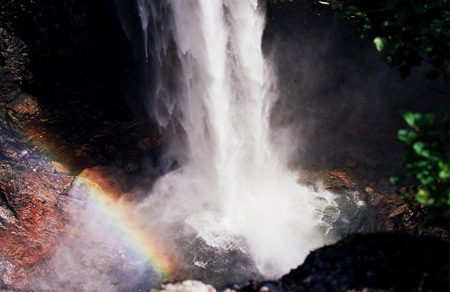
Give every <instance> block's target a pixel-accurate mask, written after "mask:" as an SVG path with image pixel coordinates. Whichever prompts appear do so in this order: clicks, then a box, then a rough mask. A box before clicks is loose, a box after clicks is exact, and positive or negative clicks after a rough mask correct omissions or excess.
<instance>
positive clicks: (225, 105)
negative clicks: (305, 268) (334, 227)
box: [116, 0, 336, 281]
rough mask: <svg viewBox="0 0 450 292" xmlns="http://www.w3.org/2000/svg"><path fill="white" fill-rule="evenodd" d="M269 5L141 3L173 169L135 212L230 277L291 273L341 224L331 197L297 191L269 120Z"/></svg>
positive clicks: (151, 89)
mask: <svg viewBox="0 0 450 292" xmlns="http://www.w3.org/2000/svg"><path fill="white" fill-rule="evenodd" d="M116 1H118V2H120V0H116ZM260 2H261V1H258V0H158V1H155V0H136V3H135V5H136V8H137V9H136V11H137V15H136V16H137V17H138V19H139V22H140V23H141V25H142V27H141V38H142V42H141V43H142V47H140V48H137V49H138V50H140V51H141V55H142V56H143V58H142V62H143V63H145V66H146V68H147V69H146V73H145V74H146V75H147V78H148V83H147V87H146V92H147V95H148V108H149V112H150V114H151V116H152V117H153V118H154V119H155V120H156V121H157V122H158V123H159V125H160V127H161V129H162V130H163V132H164V133H165V135H166V139H168V140H169V146H168V149H166V150H165V152H164V154H163V156H162V158H161V161H160V164H161V165H164V168H165V169H167V173H166V174H165V175H164V176H162V177H161V178H160V179H159V180H158V181H157V182H156V183H155V185H154V187H153V189H152V190H151V192H150V193H149V195H148V197H147V198H146V199H145V200H144V201H143V202H142V203H141V204H140V206H139V208H138V210H136V212H137V213H139V214H140V216H142V217H143V218H146V219H145V220H146V221H147V225H148V226H149V228H156V229H159V230H161V231H160V232H159V233H160V234H167V235H166V236H167V242H168V244H170V246H171V247H173V249H174V250H177V251H178V252H180V253H181V254H182V255H183V256H184V258H185V259H184V261H185V265H192V266H195V267H196V268H197V269H199V270H201V269H204V270H216V271H219V270H221V271H227V272H224V273H225V274H226V275H220V277H221V279H223V280H224V281H227V280H229V279H231V278H227V277H228V276H227V275H228V274H227V273H232V271H233V270H234V271H235V273H243V274H245V271H244V270H249V271H250V270H252V269H253V270H256V271H257V272H258V273H260V274H261V275H263V276H264V277H276V276H280V275H282V274H283V273H286V272H288V271H289V270H290V269H291V268H294V267H296V266H297V265H299V264H300V263H301V262H302V261H303V260H304V259H305V257H306V256H307V254H308V253H309V252H310V251H311V250H312V249H314V248H317V247H319V246H321V245H323V244H324V243H325V241H326V234H327V232H328V231H329V230H330V228H331V224H332V223H333V220H335V219H328V221H327V220H325V219H324V218H325V217H326V216H325V215H324V214H325V210H326V209H330V208H334V207H335V205H336V203H335V201H334V198H333V195H332V194H330V193H327V192H314V191H312V190H309V189H308V188H306V187H304V186H300V185H299V184H297V176H296V174H295V172H293V171H291V170H289V169H288V167H287V161H286V159H284V158H283V157H285V155H284V154H283V151H282V149H280V148H281V147H279V146H276V145H275V143H273V137H276V136H277V130H276V129H271V128H270V123H269V118H270V112H271V108H272V105H273V104H274V102H275V101H276V99H277V96H278V92H277V88H276V76H275V74H274V70H273V68H272V64H271V62H270V60H268V59H267V58H266V57H265V56H264V54H263V52H262V46H261V45H262V34H263V31H264V25H265V18H264V17H265V11H264V5H263V4H261V3H260ZM121 18H122V20H123V25H124V29H125V31H126V32H127V35H132V34H131V33H130V30H131V28H130V27H131V24H130V22H128V23H127V22H126V21H124V20H125V19H130V17H121ZM134 35H138V34H134ZM280 131H281V130H280ZM280 135H281V132H280ZM169 169H170V171H169ZM329 217H330V216H327V218H329ZM333 218H334V217H333ZM194 241H195V244H193V243H192V242H194ZM232 252H234V253H233V254H239V256H240V257H241V258H243V259H246V261H247V262H248V263H250V264H249V265H250V266H251V267H249V266H248V265H247V268H242V269H243V270H242V269H238V268H237V267H236V266H231V264H230V263H231V262H232V261H229V260H227V259H225V258H224V255H228V256H230V254H231V253H232ZM227 263H228V264H227ZM233 263H235V262H233ZM221 265H222V266H223V267H222V268H219V266H221ZM227 265H228V266H227ZM242 271H244V272H242ZM243 276H245V275H243Z"/></svg>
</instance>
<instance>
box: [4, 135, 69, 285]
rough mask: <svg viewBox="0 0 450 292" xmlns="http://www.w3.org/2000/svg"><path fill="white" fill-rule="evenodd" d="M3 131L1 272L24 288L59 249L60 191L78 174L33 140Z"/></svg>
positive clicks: (11, 281)
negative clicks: (62, 168)
mask: <svg viewBox="0 0 450 292" xmlns="http://www.w3.org/2000/svg"><path fill="white" fill-rule="evenodd" d="M0 132H1V134H2V139H1V140H0V149H1V150H2V152H1V153H2V154H3V159H1V157H0V238H1V239H2V243H1V244H0V278H1V279H2V280H3V282H4V283H5V284H7V285H11V286H13V287H16V288H22V289H25V288H27V287H28V285H29V275H30V273H31V272H32V270H33V268H34V267H35V266H36V265H38V264H39V263H40V262H42V261H43V260H45V259H47V258H48V257H50V256H51V255H52V254H53V253H54V251H55V250H54V249H55V245H56V237H57V236H58V234H60V232H61V230H62V227H63V225H64V218H65V214H64V212H63V211H62V209H63V208H62V206H61V205H60V203H59V197H60V196H61V195H63V194H64V193H66V192H67V190H68V189H69V188H70V185H71V182H72V180H73V177H72V176H70V175H68V174H67V173H64V172H60V171H58V170H57V168H55V167H54V166H53V165H52V163H50V161H48V160H46V159H45V158H44V157H41V156H39V155H36V153H34V152H33V150H32V147H31V145H28V144H25V143H24V142H23V141H21V140H20V139H19V138H18V137H14V136H11V135H10V134H8V132H5V131H4V130H2V129H1V128H0ZM5 158H6V159H5Z"/></svg>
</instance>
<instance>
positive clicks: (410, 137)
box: [397, 129, 417, 146]
mask: <svg viewBox="0 0 450 292" xmlns="http://www.w3.org/2000/svg"><path fill="white" fill-rule="evenodd" d="M397 137H398V139H399V140H400V141H401V142H403V143H405V144H406V145H408V146H409V145H411V144H412V143H413V142H414V140H415V139H416V138H417V134H416V132H414V131H413V130H410V129H402V130H399V131H398V135H397Z"/></svg>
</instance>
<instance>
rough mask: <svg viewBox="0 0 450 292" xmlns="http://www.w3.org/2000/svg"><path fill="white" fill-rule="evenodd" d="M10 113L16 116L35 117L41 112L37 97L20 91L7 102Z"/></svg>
mask: <svg viewBox="0 0 450 292" xmlns="http://www.w3.org/2000/svg"><path fill="white" fill-rule="evenodd" d="M8 107H9V108H10V114H11V115H12V116H17V117H21V118H24V117H30V116H34V117H36V116H37V115H39V113H40V112H41V108H40V106H39V103H38V101H37V98H36V97H34V96H32V95H30V94H26V93H21V94H20V95H19V96H18V97H17V98H15V99H14V100H13V101H12V102H10V103H9V104H8Z"/></svg>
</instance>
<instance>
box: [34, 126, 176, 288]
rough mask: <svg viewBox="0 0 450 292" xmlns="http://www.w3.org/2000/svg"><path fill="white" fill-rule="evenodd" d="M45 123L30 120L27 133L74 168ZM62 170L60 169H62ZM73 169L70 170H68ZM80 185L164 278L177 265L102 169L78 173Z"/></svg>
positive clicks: (86, 194)
mask: <svg viewBox="0 0 450 292" xmlns="http://www.w3.org/2000/svg"><path fill="white" fill-rule="evenodd" d="M47 130H48V129H47V127H46V126H45V125H44V124H43V123H30V124H29V125H28V127H27V128H26V132H27V135H28V136H29V137H30V139H31V141H33V142H34V144H35V145H38V146H39V147H41V148H43V149H45V150H46V151H47V152H48V156H49V157H54V158H56V160H58V161H61V162H62V163H61V166H62V167H63V168H64V169H66V170H67V169H70V165H67V163H64V161H71V160H73V159H70V158H69V156H68V155H67V154H66V153H62V152H61V147H59V145H58V144H59V143H58V141H55V140H54V139H51V138H50V137H49V136H51V135H49V133H48V131H47ZM58 171H60V170H58ZM69 172H70V171H69V170H67V173H69ZM73 188H80V189H82V190H84V192H83V193H84V195H85V196H86V199H87V200H88V201H89V203H92V204H93V206H94V209H95V211H98V212H99V213H100V214H101V215H102V218H106V219H107V221H108V222H109V223H112V226H113V228H114V229H115V230H116V231H117V232H118V234H119V235H120V238H121V239H122V240H124V241H125V243H126V245H127V246H128V247H129V248H131V249H132V250H133V251H134V252H136V253H137V254H138V256H139V257H140V258H142V259H144V260H145V261H146V262H147V263H148V264H149V266H151V268H152V269H153V270H154V271H155V272H156V273H158V274H159V275H160V276H161V278H162V279H163V280H165V279H167V278H168V276H169V275H170V274H171V272H173V271H174V270H175V268H176V265H175V260H174V258H173V256H172V255H170V254H169V253H168V252H167V246H165V245H164V244H163V243H162V242H161V241H159V239H160V238H162V237H161V236H160V235H159V234H157V233H156V232H154V231H149V230H148V228H144V226H142V224H141V223H140V220H137V219H136V218H135V217H134V216H133V214H132V212H131V211H132V210H130V208H126V207H125V206H124V205H123V204H122V202H123V201H121V200H120V198H121V197H122V194H121V192H120V191H118V190H116V189H115V188H114V187H112V186H111V184H110V183H109V182H108V178H107V177H104V176H103V175H102V174H101V172H100V171H98V170H96V169H86V170H84V171H83V172H82V173H81V174H79V175H78V176H76V178H75V180H74V182H73V185H72V189H73Z"/></svg>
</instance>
